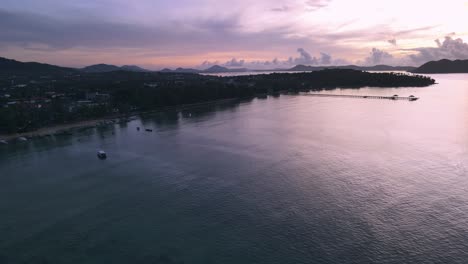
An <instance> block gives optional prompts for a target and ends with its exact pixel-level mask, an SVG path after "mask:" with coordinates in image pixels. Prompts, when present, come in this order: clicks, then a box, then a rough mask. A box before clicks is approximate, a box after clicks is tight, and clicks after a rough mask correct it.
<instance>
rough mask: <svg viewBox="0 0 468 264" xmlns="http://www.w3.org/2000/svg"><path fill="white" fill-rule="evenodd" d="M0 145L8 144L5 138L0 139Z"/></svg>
mask: <svg viewBox="0 0 468 264" xmlns="http://www.w3.org/2000/svg"><path fill="white" fill-rule="evenodd" d="M0 145H8V142H7V141H6V140H3V139H0Z"/></svg>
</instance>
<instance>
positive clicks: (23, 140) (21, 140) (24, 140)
mask: <svg viewBox="0 0 468 264" xmlns="http://www.w3.org/2000/svg"><path fill="white" fill-rule="evenodd" d="M18 141H20V142H26V141H28V139H27V138H25V137H19V138H18Z"/></svg>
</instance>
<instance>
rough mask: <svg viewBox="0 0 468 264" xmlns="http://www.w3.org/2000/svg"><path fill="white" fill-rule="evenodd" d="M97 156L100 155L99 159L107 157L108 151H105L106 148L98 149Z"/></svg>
mask: <svg viewBox="0 0 468 264" xmlns="http://www.w3.org/2000/svg"><path fill="white" fill-rule="evenodd" d="M97 156H98V158H99V159H106V158H107V154H106V152H104V150H100V151H98V152H97Z"/></svg>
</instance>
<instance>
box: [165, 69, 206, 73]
mask: <svg viewBox="0 0 468 264" xmlns="http://www.w3.org/2000/svg"><path fill="white" fill-rule="evenodd" d="M159 72H172V73H200V72H201V71H200V70H197V69H191V68H177V69H175V70H171V69H168V68H164V69H162V70H160V71H159Z"/></svg>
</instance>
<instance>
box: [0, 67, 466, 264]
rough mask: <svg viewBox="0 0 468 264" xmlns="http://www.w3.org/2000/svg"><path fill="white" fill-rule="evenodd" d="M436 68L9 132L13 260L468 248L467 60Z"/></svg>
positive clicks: (284, 257) (322, 256) (1, 241)
mask: <svg viewBox="0 0 468 264" xmlns="http://www.w3.org/2000/svg"><path fill="white" fill-rule="evenodd" d="M434 77H435V78H436V79H437V81H438V83H439V84H438V85H434V86H431V87H427V88H404V89H377V88H366V89H359V90H335V91H331V92H333V93H343V94H366V95H380V94H381V95H393V94H399V95H402V96H408V95H411V94H412V95H415V96H418V97H420V98H421V99H420V100H419V101H416V102H407V101H391V100H371V99H347V98H319V97H307V96H292V95H282V96H280V97H276V98H275V97H269V98H267V99H254V100H251V101H242V102H230V103H224V104H218V105H210V106H205V107H198V108H193V109H189V110H184V111H182V112H176V111H171V112H165V113H160V114H155V115H152V116H146V117H143V118H141V119H137V120H134V121H131V122H129V123H122V124H116V125H112V126H109V127H105V128H98V129H93V130H86V131H81V132H76V133H75V134H74V135H73V136H62V137H53V138H49V139H39V140H33V141H30V142H28V143H25V144H11V145H8V146H0V263H2V264H7V263H40V264H42V263H114V264H116V263H166V264H167V263H223V264H228V263H236V264H238V263H265V264H272V263H281V264H286V263H467V261H468V75H434ZM137 126H140V127H142V128H152V129H154V131H153V132H152V133H151V132H144V131H137V130H136V127H137ZM98 149H104V150H106V151H107V153H108V155H109V158H108V159H107V160H104V161H102V160H98V159H97V157H96V151H97V150H98Z"/></svg>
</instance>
